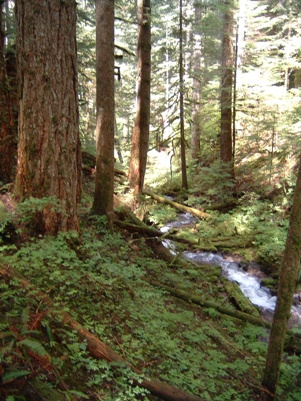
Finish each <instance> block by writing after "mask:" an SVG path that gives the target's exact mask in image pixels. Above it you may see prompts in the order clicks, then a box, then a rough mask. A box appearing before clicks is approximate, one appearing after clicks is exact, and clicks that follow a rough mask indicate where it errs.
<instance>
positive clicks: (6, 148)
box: [0, 2, 17, 184]
mask: <svg viewBox="0 0 301 401" xmlns="http://www.w3.org/2000/svg"><path fill="white" fill-rule="evenodd" d="M2 9H3V3H2V2H1V3H0V182H2V183H4V184H6V183H9V182H12V181H13V179H14V175H15V168H16V165H17V121H16V120H17V115H16V114H17V113H16V109H17V105H16V102H17V99H16V87H15V86H14V84H15V78H16V77H15V68H13V69H11V71H10V73H11V75H12V76H11V79H9V76H8V73H7V63H6V62H5V53H6V51H5V46H4V40H5V33H4V31H3V28H2V16H3V10H2ZM8 60H9V61H14V60H15V58H14V55H13V54H11V56H10V57H9V58H8ZM13 67H15V65H13ZM14 110H15V112H14Z"/></svg>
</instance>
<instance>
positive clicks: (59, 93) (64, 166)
mask: <svg viewBox="0 0 301 401" xmlns="http://www.w3.org/2000/svg"><path fill="white" fill-rule="evenodd" d="M16 16H17V67H18V68H17V70H18V86H19V127H18V134H19V147H18V170H17V177H16V183H15V194H16V196H17V197H18V198H19V199H20V200H23V199H28V198H30V197H35V198H42V197H55V198H57V199H58V200H59V201H60V210H58V209H57V210H54V209H53V208H51V207H47V208H45V209H44V210H43V213H42V214H41V219H40V220H41V221H40V225H41V230H43V231H44V232H47V233H56V232H57V231H58V230H71V229H75V230H78V219H77V203H78V201H79V197H80V191H81V152H80V141H79V128H78V119H79V116H78V104H77V57H76V3H75V0H70V1H65V2H62V1H60V0H47V1H43V2H41V1H38V0H32V1H30V2H29V1H27V0H17V1H16Z"/></svg>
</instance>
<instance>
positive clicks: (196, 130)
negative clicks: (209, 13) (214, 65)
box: [191, 0, 202, 160]
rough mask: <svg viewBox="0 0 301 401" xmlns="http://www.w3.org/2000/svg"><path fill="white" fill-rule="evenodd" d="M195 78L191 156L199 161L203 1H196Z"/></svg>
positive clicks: (193, 85) (193, 84)
mask: <svg viewBox="0 0 301 401" xmlns="http://www.w3.org/2000/svg"><path fill="white" fill-rule="evenodd" d="M194 15H195V17H194V24H195V27H194V40H195V42H194V51H193V59H194V76H193V82H192V90H193V93H192V98H193V106H192V107H193V108H192V122H193V124H192V130H191V156H192V158H193V159H194V160H198V159H199V155H200V137H201V121H200V113H201V89H202V85H201V71H200V69H201V55H202V52H201V35H200V25H201V19H202V0H195V1H194Z"/></svg>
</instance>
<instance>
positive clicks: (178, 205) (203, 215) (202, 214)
mask: <svg viewBox="0 0 301 401" xmlns="http://www.w3.org/2000/svg"><path fill="white" fill-rule="evenodd" d="M142 193H143V194H144V195H148V196H150V197H152V198H153V199H155V200H156V201H158V202H161V203H164V204H166V205H169V206H172V207H174V208H176V209H178V210H181V212H187V213H190V214H192V215H194V216H196V217H198V218H199V219H210V218H211V216H210V214H208V213H205V212H203V211H201V210H199V209H195V208H193V207H189V206H185V205H182V204H181V203H177V202H173V201H172V200H170V199H167V198H165V197H164V196H160V195H157V194H155V193H153V192H151V191H147V190H144V191H143V192H142Z"/></svg>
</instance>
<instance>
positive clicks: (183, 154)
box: [179, 0, 188, 189]
mask: <svg viewBox="0 0 301 401" xmlns="http://www.w3.org/2000/svg"><path fill="white" fill-rule="evenodd" d="M179 17H180V31H179V40H180V50H179V67H180V70H179V82H180V144H181V173H182V188H184V189H188V180H187V166H186V144H185V129H184V61H183V0H180V15H179Z"/></svg>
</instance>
